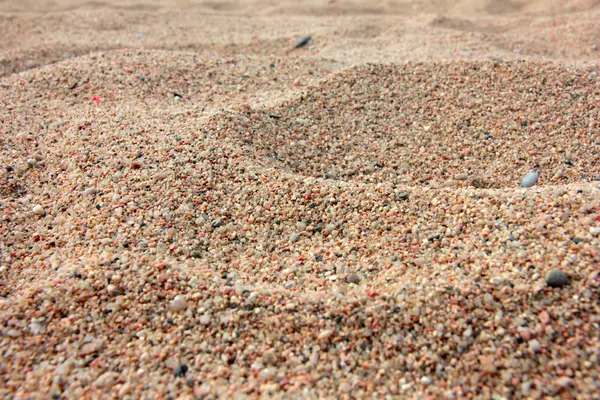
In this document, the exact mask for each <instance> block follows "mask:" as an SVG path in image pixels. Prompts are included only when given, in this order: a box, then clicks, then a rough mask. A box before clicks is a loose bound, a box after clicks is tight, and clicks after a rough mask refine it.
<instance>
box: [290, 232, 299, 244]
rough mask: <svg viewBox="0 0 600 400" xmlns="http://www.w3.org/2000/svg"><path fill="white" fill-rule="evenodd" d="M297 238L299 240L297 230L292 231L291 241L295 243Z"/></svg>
mask: <svg viewBox="0 0 600 400" xmlns="http://www.w3.org/2000/svg"><path fill="white" fill-rule="evenodd" d="M296 240H298V234H297V233H296V232H292V233H291V234H290V242H292V243H294V242H295V241H296Z"/></svg>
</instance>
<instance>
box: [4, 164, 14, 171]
mask: <svg viewBox="0 0 600 400" xmlns="http://www.w3.org/2000/svg"><path fill="white" fill-rule="evenodd" d="M14 170H15V169H14V168H13V167H12V166H11V165H7V166H6V171H7V172H13V171H14Z"/></svg>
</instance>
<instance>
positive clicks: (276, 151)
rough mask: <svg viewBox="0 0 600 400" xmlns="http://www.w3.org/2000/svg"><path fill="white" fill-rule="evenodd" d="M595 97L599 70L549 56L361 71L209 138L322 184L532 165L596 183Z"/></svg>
mask: <svg viewBox="0 0 600 400" xmlns="http://www.w3.org/2000/svg"><path fill="white" fill-rule="evenodd" d="M534 71H535V72H534ZM598 95H599V91H598V83H597V78H596V74H595V73H592V74H588V73H586V72H583V71H577V70H569V69H565V68H563V67H560V66H557V65H553V64H548V63H543V64H541V63H529V62H521V63H498V62H483V63H481V62H477V63H445V64H437V63H435V64H410V63H409V64H403V65H398V66H396V65H393V66H374V65H371V66H366V67H362V66H361V67H357V68H353V69H351V70H347V71H343V72H341V73H339V74H337V75H336V76H334V77H331V78H328V79H327V80H325V81H324V82H323V83H322V84H319V85H318V86H317V87H315V88H311V89H309V90H308V91H306V93H304V94H303V95H302V97H301V98H300V99H295V100H291V101H287V102H286V103H285V104H283V105H282V106H281V107H276V108H273V109H269V110H266V111H264V112H260V113H252V111H248V112H247V114H249V115H250V120H247V119H246V120H244V119H240V118H236V117H231V123H229V124H225V125H223V124H219V125H218V127H217V129H215V130H214V134H218V135H220V136H221V137H223V138H236V140H238V141H240V142H241V143H242V144H243V145H244V146H245V147H244V150H245V151H246V154H247V155H248V156H252V157H254V158H256V159H257V160H259V161H261V162H263V163H268V164H269V165H272V166H273V167H275V168H282V169H283V170H285V171H289V172H293V173H298V174H302V175H308V176H314V177H325V178H329V179H340V180H351V181H357V182H367V183H385V184H389V185H394V186H396V185H419V184H425V185H433V186H434V187H439V186H448V187H457V186H462V187H464V186H469V185H471V186H475V187H497V188H500V187H514V186H515V185H517V184H518V181H519V177H520V176H521V175H522V174H523V173H524V172H527V170H529V169H534V168H535V169H541V170H542V171H543V175H544V176H545V179H544V181H543V182H542V183H543V184H560V183H569V182H580V181H591V180H597V179H598V178H599V177H600V173H599V170H598V168H600V167H599V166H600V163H598V161H599V157H600V155H599V153H598V151H599V150H600V148H599V147H598V143H597V141H596V138H595V136H594V135H593V133H592V132H593V126H594V121H595V119H596V115H597V113H598V106H597V98H598ZM584 155H585V156H584Z"/></svg>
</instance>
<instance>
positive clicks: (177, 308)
mask: <svg viewBox="0 0 600 400" xmlns="http://www.w3.org/2000/svg"><path fill="white" fill-rule="evenodd" d="M187 306H188V304H187V301H185V298H184V297H183V296H181V295H177V296H175V298H174V299H173V300H172V301H171V303H170V304H169V310H170V311H173V312H181V311H184V310H185V309H186V308H187Z"/></svg>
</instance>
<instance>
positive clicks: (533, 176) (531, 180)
mask: <svg viewBox="0 0 600 400" xmlns="http://www.w3.org/2000/svg"><path fill="white" fill-rule="evenodd" d="M538 177H539V175H538V173H537V172H535V171H531V172H528V173H526V174H525V175H524V176H523V178H522V179H521V183H520V184H519V185H520V186H521V187H525V188H529V187H532V186H533V185H535V184H536V183H537V181H538Z"/></svg>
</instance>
